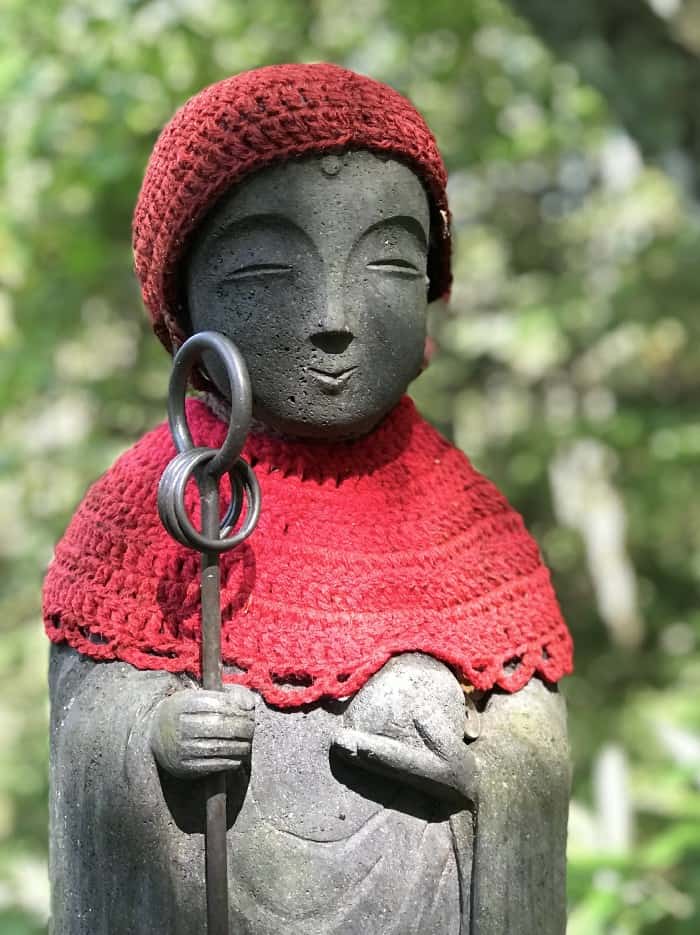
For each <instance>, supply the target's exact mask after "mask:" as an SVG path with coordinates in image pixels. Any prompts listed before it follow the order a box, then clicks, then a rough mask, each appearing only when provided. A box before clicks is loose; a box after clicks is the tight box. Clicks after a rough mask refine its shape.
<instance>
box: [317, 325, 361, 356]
mask: <svg viewBox="0 0 700 935" xmlns="http://www.w3.org/2000/svg"><path fill="white" fill-rule="evenodd" d="M352 339H353V335H352V333H351V332H350V331H347V330H345V329H344V330H343V331H339V330H336V331H317V332H316V334H312V335H311V339H310V340H311V343H312V344H313V345H314V347H317V348H318V349H319V350H320V351H324V352H325V353H326V354H342V353H343V351H346V350H347V349H348V347H349V346H350V343H351V341H352Z"/></svg>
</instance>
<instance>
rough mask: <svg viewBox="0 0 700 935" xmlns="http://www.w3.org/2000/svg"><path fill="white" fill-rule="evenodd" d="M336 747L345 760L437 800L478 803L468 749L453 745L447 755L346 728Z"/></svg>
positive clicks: (473, 771) (336, 740) (337, 740)
mask: <svg viewBox="0 0 700 935" xmlns="http://www.w3.org/2000/svg"><path fill="white" fill-rule="evenodd" d="M334 747H335V749H336V750H337V751H338V752H339V753H340V754H341V755H342V756H343V757H344V758H345V759H346V760H349V761H350V762H353V761H354V762H356V763H357V764H358V765H359V766H363V767H364V768H365V769H368V770H370V771H371V772H375V773H380V774H382V775H387V776H392V777H394V778H396V777H398V778H400V779H402V780H403V781H404V782H406V783H407V784H408V785H412V786H415V787H417V788H419V789H423V790H424V791H426V792H429V793H431V794H432V795H434V796H435V797H436V798H440V799H445V800H447V801H456V802H459V803H464V801H465V800H466V801H467V802H474V801H475V799H476V788H477V783H476V779H475V774H476V764H475V761H474V756H473V754H472V752H471V750H470V749H469V748H468V747H467V746H466V745H462V746H460V747H458V746H457V745H454V748H453V749H452V750H451V751H450V753H449V755H447V754H445V753H443V752H442V751H439V749H438V748H437V747H436V748H435V749H434V750H431V749H430V748H429V746H428V745H427V744H426V746H424V747H423V748H422V749H421V748H418V747H416V746H414V745H413V744H411V743H408V742H406V740H395V739H394V738H393V737H385V736H384V735H382V734H371V733H369V732H367V731H359V730H353V729H352V728H349V727H344V728H341V729H340V730H339V731H338V733H337V734H336V736H335V739H334Z"/></svg>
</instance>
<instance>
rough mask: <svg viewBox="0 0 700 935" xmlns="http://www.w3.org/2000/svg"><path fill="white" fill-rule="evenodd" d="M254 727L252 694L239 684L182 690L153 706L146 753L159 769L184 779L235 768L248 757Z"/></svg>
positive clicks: (253, 698)
mask: <svg viewBox="0 0 700 935" xmlns="http://www.w3.org/2000/svg"><path fill="white" fill-rule="evenodd" d="M254 725H255V695H254V694H253V692H251V691H250V690H249V689H247V688H245V687H244V686H242V685H229V686H227V687H226V689H225V691H223V692H214V691H203V690H202V689H196V688H193V689H185V690H183V691H179V692H175V694H173V695H169V696H168V697H167V698H165V699H163V701H161V703H160V704H159V705H158V707H157V708H156V711H155V718H154V721H153V725H152V728H151V750H152V751H153V755H154V756H155V758H156V760H157V761H158V763H159V765H160V766H162V767H163V769H166V770H167V771H168V772H169V773H172V774H173V775H174V776H179V777H180V778H183V779H197V778H199V777H201V776H206V775H208V774H210V773H217V772H222V771H223V770H236V769H239V768H240V766H241V764H242V763H244V762H245V761H246V760H248V759H249V758H250V748H251V740H252V738H253V728H254Z"/></svg>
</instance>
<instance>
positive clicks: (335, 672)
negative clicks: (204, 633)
mask: <svg viewBox="0 0 700 935" xmlns="http://www.w3.org/2000/svg"><path fill="white" fill-rule="evenodd" d="M188 414H189V421H190V425H191V427H192V429H193V435H194V437H195V439H196V441H197V442H198V443H200V444H205V445H212V446H218V445H219V444H220V443H221V441H222V440H223V437H224V434H225V426H224V424H223V423H222V422H221V421H219V420H218V419H217V418H216V417H215V416H214V415H213V414H212V413H211V412H210V410H209V409H208V408H207V407H206V406H205V405H204V404H203V403H201V402H199V401H196V400H190V401H189V402H188ZM173 455H174V449H173V446H172V442H171V440H170V434H169V431H168V427H167V425H165V424H163V425H160V426H158V428H156V429H154V430H153V431H152V432H150V433H149V434H147V435H146V436H144V438H142V439H141V441H139V442H138V444H136V445H135V446H134V447H133V448H132V449H131V450H130V451H127V452H126V454H124V455H123V456H122V457H121V458H120V459H119V460H118V461H117V462H116V464H115V465H114V466H113V467H112V468H111V469H110V470H109V471H108V472H107V473H106V474H105V475H104V476H103V477H102V478H101V479H100V480H98V481H97V483H96V484H95V485H94V486H93V487H92V488H91V490H90V491H89V492H88V494H87V496H86V498H85V500H84V501H83V503H82V505H81V506H80V507H79V509H78V511H77V513H76V514H75V516H74V518H73V521H72V523H71V525H70V526H69V528H68V531H67V532H66V534H65V536H64V538H63V539H62V541H61V542H60V543H59V545H58V546H57V549H56V556H55V559H54V561H53V562H52V564H51V566H50V568H49V572H48V576H47V578H46V583H45V588H44V618H45V625H46V631H47V633H48V636H49V637H50V639H51V640H53V641H54V642H57V643H60V642H64V641H65V642H68V643H69V644H70V645H71V646H73V647H74V648H75V649H77V650H79V651H80V652H81V653H84V654H86V655H88V656H91V657H92V658H93V659H99V660H111V659H121V660H123V661H125V662H129V663H131V664H132V665H134V666H136V667H137V668H139V669H165V670H168V671H171V672H189V673H191V674H192V675H195V676H198V675H199V672H200V661H199V660H200V598H199V555H198V554H197V553H196V552H193V551H191V550H188V549H185V548H184V547H182V546H180V545H178V544H177V543H176V542H175V541H174V540H172V539H171V538H170V537H169V536H168V534H167V533H166V532H165V530H164V529H163V527H162V526H161V523H160V520H159V518H158V515H157V512H156V488H157V485H158V480H159V478H160V475H161V474H162V472H163V469H164V468H165V466H166V464H167V463H168V461H169V460H170V458H171V457H173ZM245 456H246V457H247V458H248V459H250V461H251V463H252V464H253V466H254V468H255V472H256V474H257V476H258V479H259V481H260V486H261V488H262V504H263V505H262V513H261V518H260V522H259V525H258V527H257V529H256V530H255V532H254V533H253V534H252V536H251V537H250V538H249V539H248V540H247V541H246V542H245V543H244V544H243V545H242V546H240V547H239V548H237V549H235V550H234V551H233V552H228V553H226V554H225V555H224V556H223V557H222V562H221V581H222V591H221V601H222V612H223V629H222V644H223V658H224V662H225V664H227V665H229V666H236V667H238V668H239V669H240V670H242V671H241V672H240V674H230V673H229V674H226V675H225V680H226V681H230V682H240V683H242V684H244V685H248V686H250V688H252V689H255V690H256V691H258V692H260V693H261V694H262V695H263V696H264V697H265V699H266V700H267V701H268V702H269V703H271V704H273V705H277V706H280V707H284V708H289V707H296V706H299V705H303V704H307V703H309V702H314V701H317V700H318V699H320V698H323V697H330V698H341V697H345V696H348V695H351V694H352V693H354V692H356V691H357V690H358V689H359V688H361V687H362V685H363V684H364V683H365V682H366V680H367V679H368V678H369V677H370V676H371V675H372V674H373V673H375V672H377V670H378V669H380V668H381V667H382V666H383V665H384V663H385V662H386V661H387V660H388V659H389V658H390V657H391V656H392V655H395V654H397V653H402V652H411V651H416V652H423V653H428V654H430V655H431V656H434V657H436V658H437V659H440V660H442V661H443V662H445V663H447V664H448V665H449V666H451V667H452V668H453V669H454V671H455V672H456V673H457V675H458V676H459V677H460V678H462V679H463V680H465V681H467V682H470V683H472V684H473V685H474V686H476V687H477V688H479V689H489V688H492V687H494V686H500V687H501V688H503V689H505V690H506V691H511V692H512V691H516V690H517V689H519V688H522V686H523V685H525V684H526V683H527V682H528V680H529V679H530V678H531V677H532V676H533V675H534V674H536V673H537V674H539V675H541V676H542V677H543V678H545V679H547V680H548V681H550V682H556V681H557V680H558V679H559V678H560V677H561V676H563V675H565V674H566V673H568V672H570V671H571V669H572V658H571V657H572V644H571V638H570V636H569V633H568V631H567V629H566V626H565V624H564V622H563V620H562V618H561V614H560V611H559V608H558V605H557V601H556V598H555V596H554V592H553V590H552V586H551V583H550V579H549V573H548V571H547V569H546V568H545V567H544V566H543V564H542V561H541V559H540V555H539V551H538V548H537V545H536V544H535V542H534V540H533V539H532V538H531V536H530V535H529V534H528V533H527V532H526V530H525V528H524V526H523V522H522V519H521V517H520V516H519V515H518V514H517V513H516V512H515V511H514V510H513V509H512V507H511V506H510V505H509V504H508V502H507V501H506V499H505V498H504V497H503V496H502V494H500V493H499V492H498V490H497V489H496V488H495V487H494V485H493V484H492V483H491V482H490V481H488V480H487V479H486V478H484V477H483V476H482V475H480V474H479V473H477V472H476V471H475V470H474V468H473V467H472V466H471V465H470V463H469V461H468V460H467V458H466V457H465V456H464V455H463V454H462V453H461V452H460V451H458V450H457V449H456V448H454V447H453V446H452V445H450V444H449V442H447V441H446V440H445V439H444V438H442V436H440V435H439V434H438V432H436V431H435V429H433V428H432V427H431V426H430V425H428V423H427V422H425V421H424V420H423V419H422V418H421V417H420V416H419V415H418V413H417V412H416V409H415V407H414V405H413V403H412V402H411V401H410V400H409V399H408V398H407V397H405V398H404V399H403V400H402V401H401V402H400V403H399V405H398V406H397V407H396V408H395V409H394V410H393V412H392V413H391V414H390V415H389V416H388V417H387V418H386V419H385V420H384V422H383V423H382V424H381V425H380V426H379V427H378V428H377V429H376V430H375V431H374V432H372V433H371V434H370V435H369V436H366V437H364V438H362V439H360V440H357V441H352V442H341V443H336V444H332V445H331V444H327V443H323V442H302V441H288V440H282V439H279V438H273V437H270V436H267V435H252V436H251V437H250V440H249V443H248V445H247V448H246V451H245ZM222 489H223V490H224V492H225V493H226V492H227V488H226V486H225V485H224V486H223V488H222ZM188 498H189V507H190V511H191V514H193V515H195V516H196V515H197V513H198V510H197V492H196V489H191V490H188Z"/></svg>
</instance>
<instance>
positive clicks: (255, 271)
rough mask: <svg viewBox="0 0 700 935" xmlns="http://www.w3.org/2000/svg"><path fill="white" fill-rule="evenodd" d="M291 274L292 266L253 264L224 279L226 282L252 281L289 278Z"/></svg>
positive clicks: (235, 271)
mask: <svg viewBox="0 0 700 935" xmlns="http://www.w3.org/2000/svg"><path fill="white" fill-rule="evenodd" d="M291 272H292V267H291V266H284V265H282V264H280V263H251V264H250V266H241V268H240V269H237V270H234V271H233V272H232V273H229V274H228V275H227V276H226V277H225V278H224V282H231V281H233V280H236V281H238V280H240V279H252V278H253V277H256V276H287V275H289V273H291Z"/></svg>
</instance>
